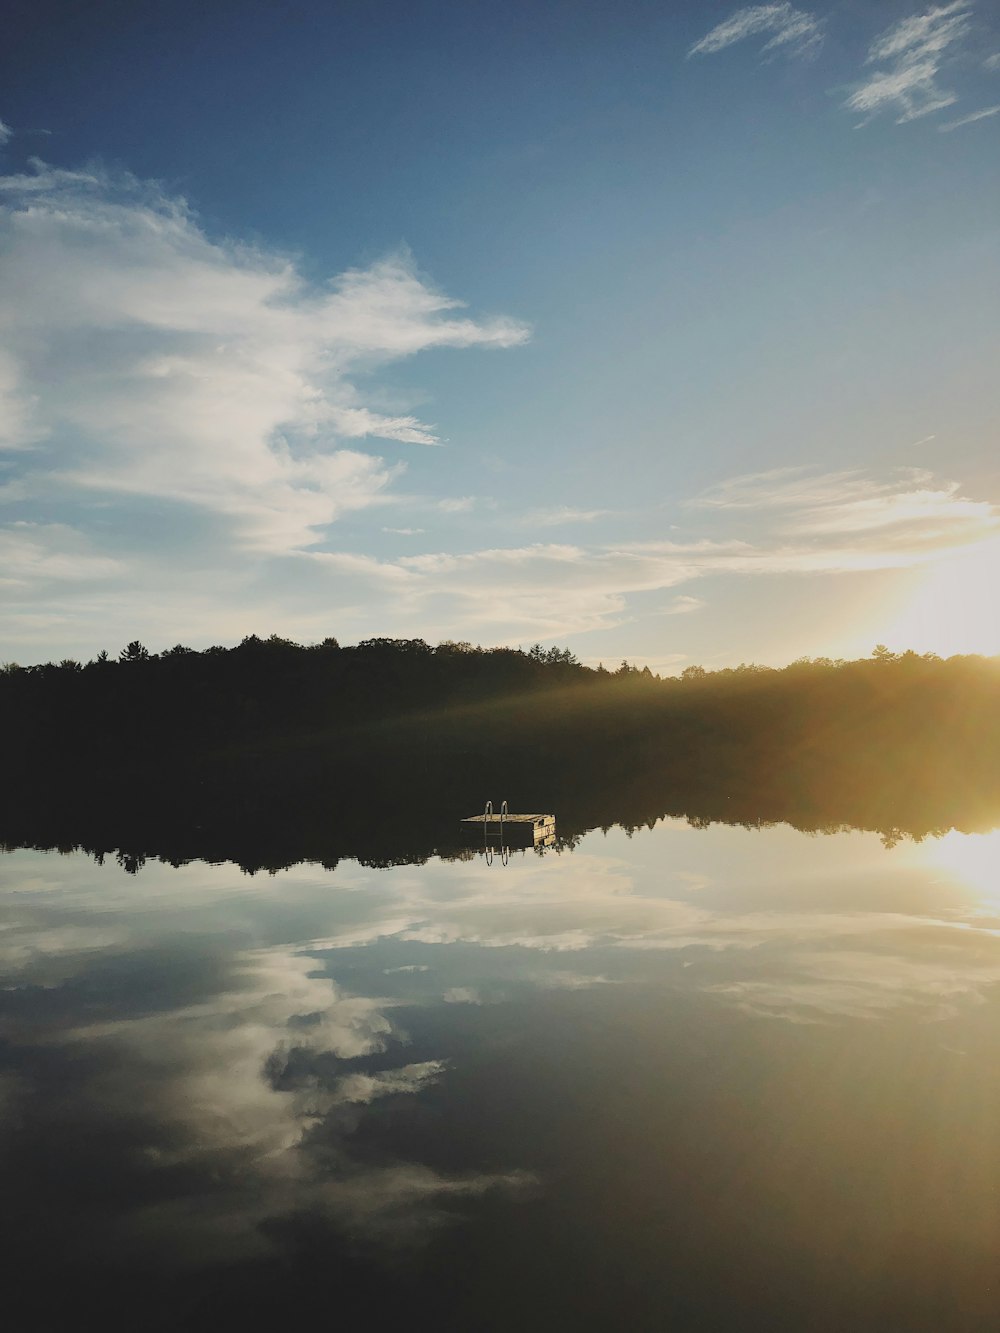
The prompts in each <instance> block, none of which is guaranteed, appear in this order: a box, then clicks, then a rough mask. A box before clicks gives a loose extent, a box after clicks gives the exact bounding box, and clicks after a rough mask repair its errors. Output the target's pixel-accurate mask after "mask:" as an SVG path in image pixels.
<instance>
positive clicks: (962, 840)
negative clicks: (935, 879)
mask: <svg viewBox="0 0 1000 1333" xmlns="http://www.w3.org/2000/svg"><path fill="white" fill-rule="evenodd" d="M923 851H924V855H925V857H926V859H927V860H928V861H929V862H930V863H931V864H932V865H934V866H938V867H940V868H941V869H942V870H944V871H945V872H946V873H947V875H948V878H949V879H953V880H955V881H956V882H957V883H959V884H961V885H963V886H964V887H965V888H968V889H971V890H972V892H973V893H974V894H975V896H976V898H977V899H978V900H979V901H980V902H982V903H984V904H989V905H990V906H991V907H1000V829H995V830H994V831H993V832H992V833H959V832H958V831H957V829H952V830H951V832H950V833H946V834H945V835H944V837H943V838H936V839H934V840H933V841H931V842H928V843H925V844H924V848H923Z"/></svg>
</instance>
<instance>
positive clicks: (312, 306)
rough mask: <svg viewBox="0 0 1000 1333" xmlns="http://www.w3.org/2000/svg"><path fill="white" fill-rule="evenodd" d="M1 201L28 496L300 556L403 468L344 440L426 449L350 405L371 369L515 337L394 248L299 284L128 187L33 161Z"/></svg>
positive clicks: (260, 253) (6, 433)
mask: <svg viewBox="0 0 1000 1333" xmlns="http://www.w3.org/2000/svg"><path fill="white" fill-rule="evenodd" d="M0 202H2V203H3V210H2V214H0V241H2V246H3V248H2V259H0V283H2V285H3V287H4V290H5V292H6V293H7V300H6V302H5V305H4V312H3V314H2V316H0V337H2V342H3V345H4V348H5V352H4V356H3V359H2V360H0V443H2V444H4V445H5V446H6V447H8V448H16V449H19V450H22V451H24V450H31V451H33V452H34V457H35V460H36V466H35V470H34V472H32V471H31V470H30V468H28V465H27V464H26V465H25V467H26V473H25V475H26V476H27V478H28V481H29V484H30V485H31V486H32V487H33V488H34V490H35V492H36V493H38V494H42V493H51V492H52V491H53V490H59V489H61V490H62V491H64V492H67V493H73V494H74V495H75V496H77V497H83V496H87V495H89V496H91V497H93V498H95V499H96V498H97V497H118V502H119V503H122V502H123V499H122V498H123V497H155V498H156V500H157V502H158V503H161V504H162V503H164V502H167V503H172V504H174V505H178V506H185V507H196V508H198V509H201V510H204V511H207V512H208V513H210V514H211V515H213V516H215V518H216V519H217V520H218V521H219V522H220V523H221V524H223V525H224V530H225V531H226V532H227V533H228V534H229V538H228V540H229V541H230V543H231V545H232V547H233V548H234V549H243V550H257V551H266V552H287V551H290V550H295V549H298V548H301V547H303V546H308V545H311V544H313V543H315V542H316V541H318V540H320V539H321V538H322V536H323V533H324V531H325V529H326V528H327V527H328V525H329V524H330V523H332V522H333V521H334V520H335V519H336V518H337V517H338V516H339V515H341V514H343V513H345V512H348V511H351V510H358V509H363V508H366V507H368V506H370V505H372V504H378V503H380V502H383V501H384V498H385V495H384V493H385V491H386V488H387V487H388V486H389V484H390V483H391V482H392V481H393V480H394V479H395V478H396V477H398V475H399V473H400V466H399V465H398V464H397V465H389V464H386V463H385V462H383V460H381V459H379V458H377V457H373V456H370V455H368V454H366V453H362V452H359V451H358V450H357V449H353V448H345V447H344V445H345V443H346V442H354V441H358V440H362V439H365V438H367V437H372V436H374V437H378V438H381V439H385V440H390V441H393V442H396V443H405V444H425V445H426V444H437V443H438V442H439V441H438V439H437V436H436V435H435V433H434V431H433V428H432V427H430V426H428V425H425V424H424V423H422V422H421V421H419V420H418V419H417V418H416V417H414V416H411V415H408V414H402V415H386V414H384V413H380V412H379V411H377V410H375V409H374V407H372V406H371V405H370V404H369V403H366V402H365V401H364V400H363V393H364V392H365V390H363V388H362V387H361V386H362V384H364V385H365V386H367V384H368V383H369V381H370V377H371V373H372V372H373V371H375V370H377V369H378V368H380V367H382V366H384V365H386V364H388V363H390V362H392V361H394V360H397V359H399V358H403V357H409V356H412V355H414V354H415V353H417V352H420V351H425V350H428V349H432V348H438V347H452V348H468V347H510V346H513V345H515V344H517V343H519V342H522V341H523V340H524V339H525V337H526V336H527V331H526V329H525V328H524V326H523V325H520V324H516V323H515V322H513V321H511V320H507V319H491V320H484V321H476V320H473V319H471V318H469V317H467V316H465V315H464V314H462V313H461V312H460V303H459V302H457V301H455V300H453V299H452V298H450V297H447V296H445V295H443V294H442V293H440V292H438V291H436V290H435V289H434V288H433V287H431V286H430V285H429V284H428V283H427V282H426V281H425V280H424V279H423V278H422V277H420V275H419V274H418V273H417V272H416V270H415V268H414V265H413V263H412V261H411V260H410V258H409V257H408V256H407V255H405V254H397V255H393V256H389V257H388V258H385V259H382V260H380V261H379V262H377V263H375V264H373V265H371V266H370V267H368V268H365V269H351V270H348V271H347V272H344V273H342V274H341V275H340V276H339V277H337V278H335V279H333V280H332V281H331V282H329V283H327V284H325V285H323V286H316V285H312V284H310V283H308V282H306V281H305V279H304V278H303V277H302V276H301V275H300V273H299V272H298V271H297V269H296V267H295V264H294V263H293V261H292V260H291V259H289V258H287V257H286V256H282V255H280V254H276V253H272V252H269V251H267V250H265V249H263V248H261V247H252V246H247V245H240V244H238V243H236V242H232V241H227V240H218V239H212V238H210V237H209V236H208V235H207V234H206V233H205V231H204V230H203V229H202V227H201V226H200V225H199V223H198V220H197V218H196V217H195V216H194V214H193V213H192V212H191V210H190V209H189V208H188V206H187V204H186V203H185V202H184V200H182V199H178V198H176V197H171V196H169V195H167V194H166V193H165V192H164V191H162V190H161V189H159V188H158V187H156V186H154V185H150V184H143V183H141V182H138V181H136V180H134V179H132V178H130V177H126V176H121V175H115V174H112V173H109V172H103V171H99V170H95V171H90V172H70V171H57V170H53V169H51V168H48V167H46V166H44V165H43V164H37V166H36V170H35V171H34V172H33V173H29V174H25V175H18V176H8V177H4V178H0ZM362 377H363V378H362Z"/></svg>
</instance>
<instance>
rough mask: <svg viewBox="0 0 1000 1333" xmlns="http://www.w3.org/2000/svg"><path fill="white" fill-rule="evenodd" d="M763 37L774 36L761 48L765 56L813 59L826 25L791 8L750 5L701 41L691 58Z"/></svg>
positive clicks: (696, 44) (787, 6)
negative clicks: (783, 55)
mask: <svg viewBox="0 0 1000 1333" xmlns="http://www.w3.org/2000/svg"><path fill="white" fill-rule="evenodd" d="M764 33H770V34H771V36H770V37H769V39H768V40H767V41H766V42H765V43H764V46H763V47H762V51H763V52H764V53H765V54H769V53H775V52H781V53H783V54H785V55H789V56H810V55H813V54H814V53H815V52H816V51H817V50H818V49H819V47H820V46H821V45H822V42H823V25H822V23H821V21H820V20H819V19H817V18H815V17H814V16H813V15H812V14H807V13H805V12H804V11H803V10H801V9H795V8H794V7H793V6H792V5H790V4H773V5H750V6H748V7H747V8H746V9H740V10H737V12H736V13H735V14H733V15H732V17H731V18H728V19H726V20H724V21H723V22H722V23H720V24H718V25H717V26H716V27H714V28H713V29H712V31H711V32H709V33H707V34H706V35H705V36H704V37H702V39H701V41H699V42H695V44H694V46H692V47H691V49H690V51H689V52H688V56H689V57H690V56H707V55H714V54H715V53H716V52H717V51H723V50H725V48H726V47H727V46H733V45H735V43H737V42H742V41H746V40H747V38H750V37H759V36H761V35H762V34H764Z"/></svg>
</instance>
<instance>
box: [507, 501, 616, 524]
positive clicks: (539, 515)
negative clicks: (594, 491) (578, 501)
mask: <svg viewBox="0 0 1000 1333" xmlns="http://www.w3.org/2000/svg"><path fill="white" fill-rule="evenodd" d="M607 512H608V511H607V510H606V509H574V508H572V507H571V506H570V505H556V506H555V507H554V508H552V509H532V510H531V511H530V513H527V514H525V515H524V517H523V518H522V519H521V522H522V523H523V524H524V526H525V527H528V528H557V527H560V526H562V524H564V523H593V522H594V520H595V519H598V518H603V517H604V515H605V514H606V513H607Z"/></svg>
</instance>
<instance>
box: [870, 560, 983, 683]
mask: <svg viewBox="0 0 1000 1333" xmlns="http://www.w3.org/2000/svg"><path fill="white" fill-rule="evenodd" d="M998 583H1000V539H998V538H990V539H989V540H988V541H983V542H977V543H976V544H975V545H974V546H972V547H969V548H966V549H965V550H963V551H961V552H958V553H957V554H955V555H951V556H947V557H945V558H943V559H941V560H939V561H937V562H936V563H935V564H933V565H931V566H930V568H929V569H928V571H927V575H926V577H925V579H924V580H923V582H922V583H921V584H920V586H919V587H918V588H917V589H916V591H915V592H914V593H913V594H912V595H911V597H910V598H909V600H908V601H907V603H906V604H905V605H904V606H903V608H902V609H901V611H900V614H899V616H898V617H897V619H896V620H895V621H893V622H892V623H891V624H890V625H889V627H888V628H887V630H886V633H885V642H886V644H888V645H889V647H891V648H893V649H896V650H905V649H907V648H912V649H913V650H914V651H915V652H918V653H927V652H931V653H939V654H940V655H941V656H942V657H951V656H953V655H954V654H956V653H983V654H984V655H986V656H990V657H991V656H993V655H995V654H1000V603H998V602H997V597H996V588H997V585H998Z"/></svg>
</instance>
